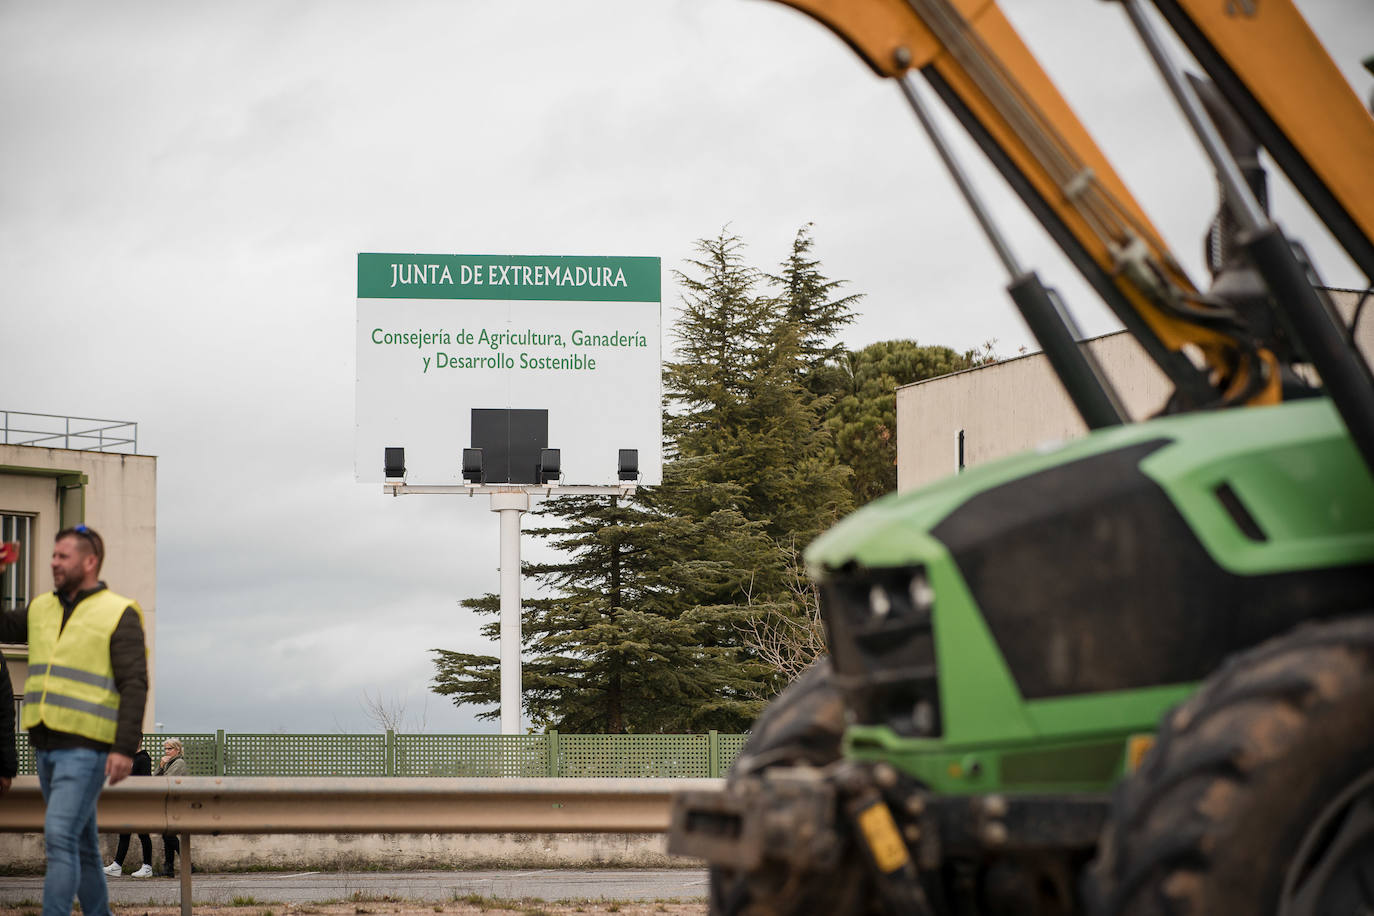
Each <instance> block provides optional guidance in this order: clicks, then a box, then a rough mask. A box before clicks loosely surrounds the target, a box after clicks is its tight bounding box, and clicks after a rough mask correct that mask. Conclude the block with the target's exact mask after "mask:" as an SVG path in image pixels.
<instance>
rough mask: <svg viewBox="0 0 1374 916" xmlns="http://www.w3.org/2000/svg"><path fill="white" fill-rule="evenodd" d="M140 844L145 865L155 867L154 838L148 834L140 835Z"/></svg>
mask: <svg viewBox="0 0 1374 916" xmlns="http://www.w3.org/2000/svg"><path fill="white" fill-rule="evenodd" d="M138 843H139V845H140V846H142V847H143V864H144V865H146V866H148V867H149V868H152V867H153V838H152V837H151V836H149V835H148V834H146V833H140V834H139V835H138Z"/></svg>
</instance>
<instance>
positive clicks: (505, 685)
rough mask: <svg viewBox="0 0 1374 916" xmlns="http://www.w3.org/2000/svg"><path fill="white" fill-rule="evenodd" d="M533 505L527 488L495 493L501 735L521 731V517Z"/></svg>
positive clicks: (492, 497)
mask: <svg viewBox="0 0 1374 916" xmlns="http://www.w3.org/2000/svg"><path fill="white" fill-rule="evenodd" d="M529 507H530V497H529V494H527V493H526V492H525V491H524V490H516V489H511V490H504V491H499V492H496V493H493V494H491V511H493V512H499V513H500V514H501V734H503V735H518V734H520V683H521V673H520V629H521V628H520V516H521V515H523V514H524V513H525V512H526V511H527V510H528V509H529Z"/></svg>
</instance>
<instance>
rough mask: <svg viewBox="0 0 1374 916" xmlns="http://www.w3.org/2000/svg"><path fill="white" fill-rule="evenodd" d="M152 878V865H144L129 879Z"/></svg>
mask: <svg viewBox="0 0 1374 916" xmlns="http://www.w3.org/2000/svg"><path fill="white" fill-rule="evenodd" d="M152 876H153V867H152V866H151V865H142V866H140V867H139V869H138V871H136V872H134V873H133V874H132V875H130V876H129V877H130V878H151V877H152Z"/></svg>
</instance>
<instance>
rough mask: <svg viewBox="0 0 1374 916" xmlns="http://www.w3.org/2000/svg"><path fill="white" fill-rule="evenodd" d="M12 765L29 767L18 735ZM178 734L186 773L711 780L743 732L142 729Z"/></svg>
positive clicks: (153, 749)
mask: <svg viewBox="0 0 1374 916" xmlns="http://www.w3.org/2000/svg"><path fill="white" fill-rule="evenodd" d="M16 737H17V738H18V739H19V740H18V745H19V748H18V750H19V772H20V773H27V774H33V773H34V772H35V767H34V757H33V748H31V747H29V744H28V741H27V740H26V738H25V736H24V735H22V734H21V735H18V736H16ZM173 737H175V738H179V739H180V740H181V744H182V748H183V751H184V754H185V757H186V766H187V769H188V770H189V772H190V774H191V775H192V776H567V777H577V778H598V777H600V778H608V777H643V776H656V777H718V776H724V775H725V773H726V772H727V771H728V770H729V769H730V764H731V763H733V762H734V760H735V758H736V757H737V756H739V752H740V748H741V747H743V746H744V741H745V739H746V738H747V737H748V736H747V735H722V734H719V733H717V732H710V733H708V734H705V735H562V734H559V733H558V732H556V731H550V732H547V733H545V734H542V735H405V734H397V733H395V732H392V731H388V732H386V733H385V734H381V735H277V734H251V733H238V732H235V733H227V732H224V731H217V732H203V733H195V734H176V735H171V734H166V735H163V734H158V735H144V736H143V747H144V749H145V750H147V752H148V753H149V755H151V756H152V758H153V767H154V769H156V767H157V761H158V760H159V759H160V758H161V757H162V742H163V741H164V740H165V739H167V738H173Z"/></svg>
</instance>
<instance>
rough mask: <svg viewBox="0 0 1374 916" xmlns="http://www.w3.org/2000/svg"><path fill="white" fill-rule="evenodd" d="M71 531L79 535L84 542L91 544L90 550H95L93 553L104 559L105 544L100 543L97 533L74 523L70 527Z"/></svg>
mask: <svg viewBox="0 0 1374 916" xmlns="http://www.w3.org/2000/svg"><path fill="white" fill-rule="evenodd" d="M72 533H73V534H79V535H81V537H82V538H84V539H85V541H86V543H87V544H90V545H91V550H93V551H95V555H96V556H97V557H99V558H100V559H102V560H103V559H105V545H103V544H101V543H100V541H99V540H98V538H99V535H97V534H96V533H95V532H94V531H92V530H91V529H89V528H87V527H86V526H85V525H76V526H74V527H73V528H72Z"/></svg>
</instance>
